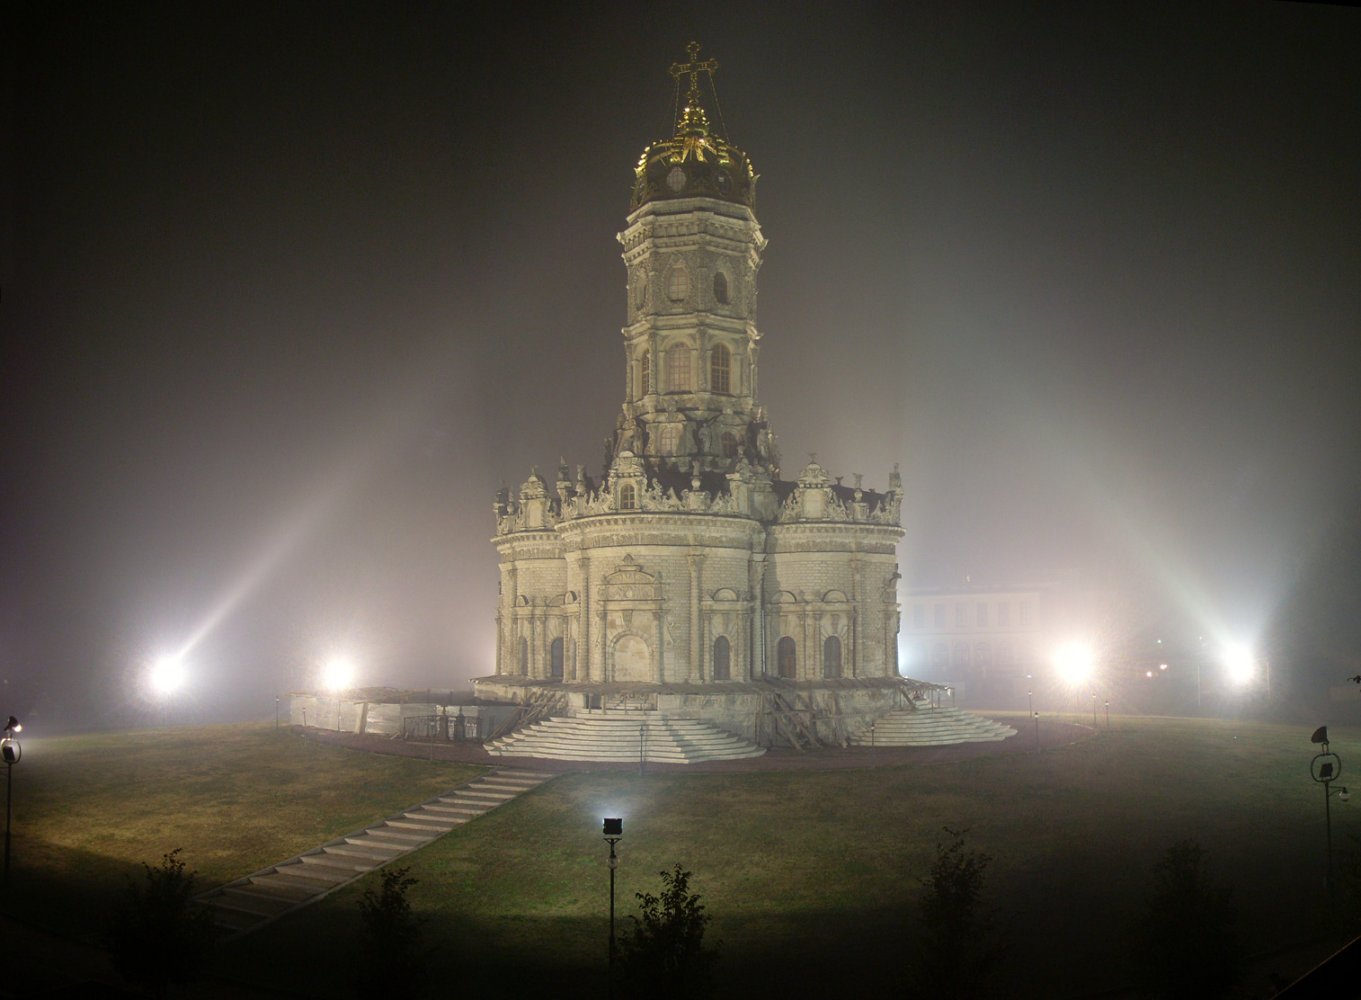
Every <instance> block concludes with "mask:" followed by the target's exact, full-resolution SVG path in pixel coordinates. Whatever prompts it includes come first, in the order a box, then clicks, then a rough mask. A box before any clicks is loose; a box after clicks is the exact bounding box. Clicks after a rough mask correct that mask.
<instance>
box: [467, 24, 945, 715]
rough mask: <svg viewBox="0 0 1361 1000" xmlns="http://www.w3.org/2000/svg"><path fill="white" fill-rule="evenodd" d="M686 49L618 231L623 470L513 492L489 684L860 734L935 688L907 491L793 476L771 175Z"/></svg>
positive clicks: (536, 482) (487, 694) (616, 436)
mask: <svg viewBox="0 0 1361 1000" xmlns="http://www.w3.org/2000/svg"><path fill="white" fill-rule="evenodd" d="M689 53H690V58H689V61H688V62H686V63H683V64H676V65H673V66H672V67H671V74H672V76H673V77H675V79H676V88H677V96H678V98H679V97H680V96H681V89H682V87H686V88H687V89H686V91H685V93H684V97H683V102H682V101H681V100H678V101H677V104H678V105H679V107H678V111H677V115H676V120H675V127H674V132H673V134H671V135H670V136H669V137H667V138H664V139H661V140H659V141H657V142H654V143H652V144H651V145H650V146H648V147H647V148H646V149H645V150H644V151H643V154H642V156H641V157H640V159H639V160H638V163H637V166H636V168H635V170H634V182H633V192H632V198H631V201H630V205H629V214H628V218H627V225H626V227H625V229H624V231H623V232H622V233H621V234H619V237H618V238H619V242H620V244H621V245H622V247H623V259H624V266H625V268H626V270H627V275H628V280H627V299H626V301H625V303H624V307H625V315H626V323H625V325H624V327H623V330H622V333H623V337H622V344H621V346H622V352H621V357H620V361H621V362H622V364H621V365H620V374H621V376H622V378H621V389H622V392H623V404H622V406H621V408H620V412H619V415H618V418H617V420H616V422H615V427H614V432H613V435H612V436H611V437H610V438H609V439H608V441H607V445H606V467H605V468H604V469H603V474H602V475H601V477H600V478H599V479H598V480H597V479H596V478H593V477H592V476H590V475H588V474H587V471H586V469H585V468H583V467H582V466H580V465H578V466H576V468H575V471H573V470H572V469H571V468H569V467H568V466H567V465H565V464H563V465H560V466H559V467H558V469H557V473H556V477H555V478H554V479H553V480H552V481H551V482H550V481H548V480H546V479H545V478H544V477H543V476H541V475H539V474H538V472H537V471H535V472H533V473H532V474H531V475H530V476H529V478H528V479H527V480H526V481H525V482H524V484H523V485H522V486H521V487H520V488H519V490H518V491H514V492H512V491H506V490H503V491H502V493H501V495H500V496H498V498H497V500H496V504H495V513H496V536H495V539H494V542H495V545H496V548H497V552H498V553H499V556H500V600H499V603H498V609H497V628H496V635H497V647H496V672H495V674H494V675H493V676H490V677H484V678H480V679H478V680H477V681H476V682H475V686H476V690H477V694H478V696H479V698H483V699H487V700H498V701H512V702H520V703H525V702H526V701H527V700H528V699H530V698H531V697H539V698H541V699H542V698H548V699H550V700H551V701H552V703H553V706H554V711H555V712H564V711H565V712H569V713H570V712H571V711H573V710H584V711H589V710H606V711H608V710H609V709H610V708H611V707H612V706H617V705H626V706H634V707H641V708H643V709H651V710H657V709H659V708H661V709H668V708H669V709H670V710H673V711H684V712H688V713H691V715H692V716H703V717H709V718H713V719H714V720H715V721H716V722H717V723H718V724H720V725H726V726H727V727H728V728H729V729H731V730H734V731H738V732H740V733H741V734H743V735H745V736H746V737H747V738H752V737H753V736H759V735H760V733H759V728H760V724H759V722H756V723H754V722H753V721H752V719H753V717H754V716H755V715H758V714H759V710H760V706H761V704H763V703H766V704H768V703H769V701H770V697H771V691H772V690H775V691H777V692H778V691H781V690H782V691H785V692H786V693H787V692H791V691H792V692H796V693H797V692H801V693H802V697H803V699H804V701H803V703H804V704H806V705H807V706H808V711H809V712H811V713H812V714H813V715H815V716H827V717H828V718H830V716H831V715H835V716H836V717H837V718H836V719H831V720H830V721H828V718H823V719H822V721H821V722H820V723H819V724H818V725H821V726H822V727H823V729H825V730H827V731H829V732H835V733H837V734H838V737H837V738H838V739H839V741H841V742H845V737H846V735H847V733H848V732H852V733H853V732H854V731H856V730H857V729H858V728H859V729H863V728H865V727H868V726H869V725H870V724H871V723H872V721H873V719H874V716H875V715H876V713H878V712H882V711H887V710H888V709H889V708H890V707H894V706H896V707H902V706H903V704H904V703H905V701H904V695H903V691H904V690H909V689H910V690H915V691H917V693H918V694H920V691H921V690H922V689H924V687H929V685H925V686H924V687H923V686H922V685H921V684H920V682H907V681H905V680H904V679H902V678H900V677H899V674H898V661H897V646H898V643H897V639H898V629H899V607H898V600H897V584H898V579H899V575H898V566H897V556H896V546H897V542H898V540H899V538H901V536H902V534H903V531H902V528H901V527H900V512H901V507H902V501H903V492H902V482H901V478H900V476H899V474H898V472H897V469H896V468H895V469H894V471H893V472H891V473H889V474H888V477H887V488H886V489H883V490H873V489H869V488H867V487H865V486H864V485H862V483H861V477H860V476H859V475H855V476H854V477H853V484H852V485H845V484H843V483H842V477H840V476H838V477H836V478H835V479H833V477H831V476H829V475H828V473H827V472H826V471H825V470H824V468H823V467H822V466H821V465H820V464H818V462H817V461H816V460H815V459H814V458H811V457H810V460H809V461H808V462H807V464H805V465H804V466H803V467H802V469H801V470H799V472H798V473H797V475H796V476H795V477H794V478H792V479H785V478H783V477H782V472H781V467H780V457H779V454H778V451H777V449H776V446H775V441H774V437H773V435H772V432H771V426H770V421H769V419H768V417H767V414H766V411H765V408H764V407H763V406H762V405H761V404H760V402H759V398H758V388H759V384H760V380H759V370H760V368H759V361H760V347H761V334H760V332H759V330H758V328H757V322H756V301H757V295H756V289H757V276H758V273H759V271H760V266H761V260H762V256H763V254H764V252H765V249H766V240H765V237H764V236H763V235H762V233H761V227H760V224H759V223H758V221H757V218H756V212H755V207H756V181H757V174H756V171H755V168H754V167H753V165H752V162H751V160H750V159H749V158H748V156H747V154H746V153H745V152H744V151H743V150H741V149H739V148H738V147H736V146H735V145H733V144H732V143H731V142H730V141H729V139H728V137H727V136H726V135H725V134H724V133H723V130H722V129H721V128H719V127H718V125H716V123H715V122H714V121H713V119H712V118H711V117H710V114H709V112H708V110H706V108H705V107H704V101H703V98H702V95H701V79H702V78H703V80H704V81H705V82H707V84H708V90H709V92H710V93H712V85H713V74H714V71H715V70H716V69H717V63H716V62H715V61H714V60H712V59H707V60H701V59H700V58H699V56H698V46H696V45H691V46H690V49H689ZM715 106H716V105H715ZM829 726H830V729H828V727H829ZM814 728H816V726H815V727H814Z"/></svg>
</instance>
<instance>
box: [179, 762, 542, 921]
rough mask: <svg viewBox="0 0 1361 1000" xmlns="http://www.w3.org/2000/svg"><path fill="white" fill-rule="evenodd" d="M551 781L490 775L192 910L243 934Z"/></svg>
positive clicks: (507, 772) (524, 774)
mask: <svg viewBox="0 0 1361 1000" xmlns="http://www.w3.org/2000/svg"><path fill="white" fill-rule="evenodd" d="M553 777H555V775H552V774H545V773H543V772H542V771H527V770H523V769H521V768H511V767H501V768H497V769H496V770H494V771H492V772H490V773H489V774H485V775H483V776H482V777H480V778H474V779H473V780H472V781H470V782H468V784H466V785H462V786H460V787H458V788H455V789H453V790H452V791H448V792H445V793H444V794H443V795H439V796H437V797H435V798H433V799H431V800H430V801H429V802H423V803H421V804H420V805H418V806H413V807H412V808H410V809H406V810H403V811H402V812H400V813H396V814H395V815H392V816H389V817H388V818H387V819H385V820H383V821H382V822H381V823H377V824H375V825H373V826H370V827H368V828H366V829H363V830H359V831H358V832H356V833H351V834H347V835H346V836H343V837H337V838H336V839H335V840H332V841H329V842H328V843H325V844H322V845H321V846H320V847H317V848H315V849H313V850H311V851H308V852H307V853H306V854H302V855H300V856H298V857H296V858H290V859H289V860H287V861H281V862H280V863H279V864H277V865H271V866H270V867H268V868H262V869H261V870H260V871H258V872H255V873H254V874H251V875H247V876H245V877H244V878H239V879H237V880H236V881H234V882H229V883H227V884H226V885H224V886H222V887H221V888H219V889H213V890H212V891H210V892H206V893H204V894H203V895H201V896H199V897H198V898H197V899H196V902H197V903H199V904H200V905H202V906H206V907H208V909H209V910H210V911H211V912H212V915H213V923H214V924H215V925H216V926H217V928H218V930H219V931H221V932H222V933H223V934H226V935H229V936H236V935H238V934H245V933H247V932H249V931H253V930H256V929H257V928H259V927H263V926H264V925H265V924H268V923H270V922H271V921H273V920H277V919H278V918H279V917H282V916H283V915H284V914H285V913H290V912H292V911H293V910H296V909H298V908H299V907H302V906H306V905H307V904H308V903H313V902H316V901H317V900H318V899H321V898H322V897H323V896H326V895H328V894H330V893H332V892H334V891H335V890H336V889H339V888H340V887H341V886H343V885H347V884H349V883H350V882H353V881H354V880H355V879H357V878H359V877H360V876H361V875H364V874H365V873H367V872H370V871H373V869H375V868H381V867H382V866H383V865H385V864H387V863H388V862H389V861H393V860H395V859H397V858H400V857H402V856H403V855H405V854H410V853H411V852H412V851H415V850H418V849H420V848H422V847H424V846H425V845H426V844H428V843H430V842H431V841H433V840H435V839H436V838H438V837H442V836H443V835H444V834H446V833H448V832H449V831H450V830H452V829H453V828H454V827H456V826H459V825H460V824H463V823H466V822H468V821H469V820H472V819H476V818H477V817H478V816H481V815H482V814H483V813H485V812H489V811H490V810H492V809H495V808H496V807H497V806H499V805H501V804H503V803H505V802H509V801H510V800H511V799H513V798H515V797H516V796H517V795H520V794H521V793H523V792H527V791H529V790H530V789H531V788H535V787H537V786H539V785H541V784H543V783H544V782H545V781H547V780H549V779H550V778H553Z"/></svg>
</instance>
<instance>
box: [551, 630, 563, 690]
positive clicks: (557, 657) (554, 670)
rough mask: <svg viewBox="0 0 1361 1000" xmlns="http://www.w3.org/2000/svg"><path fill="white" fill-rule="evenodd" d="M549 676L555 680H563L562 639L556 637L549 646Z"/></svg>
mask: <svg viewBox="0 0 1361 1000" xmlns="http://www.w3.org/2000/svg"><path fill="white" fill-rule="evenodd" d="M548 676H549V677H551V678H552V679H553V680H555V681H560V680H562V640H561V639H554V640H553V644H552V645H551V646H549V647H548Z"/></svg>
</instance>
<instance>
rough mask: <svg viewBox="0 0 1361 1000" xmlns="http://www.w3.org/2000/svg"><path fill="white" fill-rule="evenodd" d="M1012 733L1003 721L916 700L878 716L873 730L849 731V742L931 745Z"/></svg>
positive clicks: (990, 738)
mask: <svg viewBox="0 0 1361 1000" xmlns="http://www.w3.org/2000/svg"><path fill="white" fill-rule="evenodd" d="M1015 735H1016V730H1015V729H1013V728H1012V727H1011V726H1008V725H1006V724H1005V723H1002V722H993V721H992V720H991V719H985V718H983V717H982V716H979V715H972V714H970V713H969V712H962V711H960V710H959V709H957V708H933V707H931V705H930V703H929V702H919V703H917V707H915V708H900V709H898V710H896V711H893V712H889V713H888V714H887V715H884V716H881V717H880V718H879V719H878V721H877V722H876V723H875V725H874V731H873V732H870V730H868V729H866V730H863V731H861V732H858V733H853V734H851V743H852V744H854V745H855V746H864V747H867V746H879V747H931V746H949V745H951V744H956V743H990V742H1000V741H1001V740H1004V739H1006V738H1007V737H1009V736H1015Z"/></svg>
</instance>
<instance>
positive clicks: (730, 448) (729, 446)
mask: <svg viewBox="0 0 1361 1000" xmlns="http://www.w3.org/2000/svg"><path fill="white" fill-rule="evenodd" d="M723 457H724V458H736V457H737V436H736V435H735V434H732V433H731V432H729V431H724V432H723Z"/></svg>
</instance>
